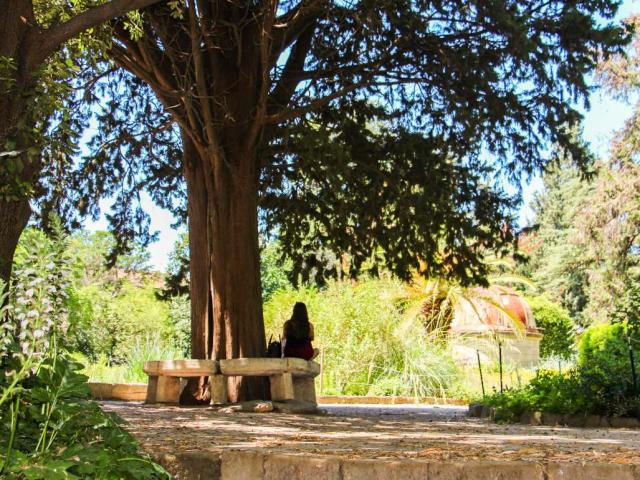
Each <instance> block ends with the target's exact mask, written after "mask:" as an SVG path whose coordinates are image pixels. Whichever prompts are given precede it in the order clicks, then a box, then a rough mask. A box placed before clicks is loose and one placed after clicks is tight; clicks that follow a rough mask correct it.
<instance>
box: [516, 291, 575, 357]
mask: <svg viewBox="0 0 640 480" xmlns="http://www.w3.org/2000/svg"><path fill="white" fill-rule="evenodd" d="M527 303H528V304H529V306H530V307H531V310H532V311H533V317H534V318H535V320H536V325H537V326H538V328H540V329H542V332H543V337H542V341H541V342H540V357H541V358H547V357H559V358H562V359H564V360H568V359H569V358H571V357H572V356H573V353H574V342H575V333H574V326H573V322H572V321H571V317H569V313H568V312H567V311H566V310H565V309H564V308H562V306H561V305H559V304H557V303H555V302H552V301H551V300H549V299H548V298H547V297H546V296H544V295H540V296H538V297H532V298H528V299H527Z"/></svg>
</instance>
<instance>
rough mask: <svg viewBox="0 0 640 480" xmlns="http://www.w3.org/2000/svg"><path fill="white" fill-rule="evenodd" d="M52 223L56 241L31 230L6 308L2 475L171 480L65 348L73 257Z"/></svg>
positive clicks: (0, 354)
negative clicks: (100, 399)
mask: <svg viewBox="0 0 640 480" xmlns="http://www.w3.org/2000/svg"><path fill="white" fill-rule="evenodd" d="M52 225H53V226H54V231H55V232H56V234H55V235H54V236H53V237H51V238H47V237H45V236H44V235H42V233H41V232H37V231H30V232H27V235H26V236H25V238H24V239H23V242H22V244H21V247H20V251H19V255H18V260H19V264H18V268H16V269H15V270H14V275H15V278H14V281H13V284H12V290H11V292H10V293H11V295H10V297H9V298H10V301H9V303H8V304H7V305H5V306H4V307H2V309H1V311H0V315H2V318H3V323H2V328H1V330H0V367H1V368H0V476H2V477H4V476H6V477H7V478H15V479H16V480H22V479H24V480H27V479H31V480H39V479H41V480H48V479H74V478H105V479H111V478H113V479H116V478H122V479H132V480H134V479H154V478H155V479H161V478H165V479H168V478H170V477H169V475H168V474H167V472H165V471H164V470H163V469H162V468H161V467H159V466H157V465H155V464H153V463H152V462H151V461H150V460H149V459H147V458H145V457H142V456H140V455H139V453H138V448H137V445H136V443H135V441H134V440H133V438H132V437H131V436H130V435H129V434H127V433H126V432H124V431H123V430H122V429H121V428H120V426H119V422H118V420H117V418H116V417H115V416H112V415H107V414H105V413H103V412H102V410H101V409H100V407H99V406H98V405H97V404H96V403H94V402H90V401H88V400H87V396H88V392H89V390H88V388H87V386H86V381H87V377H86V376H84V375H81V374H80V373H79V370H80V369H81V368H82V365H81V364H79V363H77V362H75V361H73V360H72V358H71V356H69V355H68V354H67V353H66V352H65V348H64V346H65V345H70V344H72V342H71V341H70V337H72V330H71V329H68V321H67V307H68V298H69V291H70V289H71V288H72V286H71V281H70V280H71V263H72V262H71V261H70V257H69V255H67V250H66V247H67V239H66V237H64V235H62V233H61V230H60V227H59V222H57V221H56V220H53V222H52ZM3 290H4V288H3V286H2V287H0V292H2V291H3ZM2 299H4V297H3V298H2Z"/></svg>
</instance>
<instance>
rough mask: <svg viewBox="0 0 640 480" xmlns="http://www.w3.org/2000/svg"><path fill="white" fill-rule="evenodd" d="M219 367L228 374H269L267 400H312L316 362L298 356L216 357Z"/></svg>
mask: <svg viewBox="0 0 640 480" xmlns="http://www.w3.org/2000/svg"><path fill="white" fill-rule="evenodd" d="M220 371H221V372H222V374H223V375H229V376H250V377H251V376H253V377H265V376H268V377H269V384H270V387H271V400H274V401H283V400H296V401H300V402H311V403H316V387H315V382H314V377H316V376H317V375H318V374H319V373H320V365H318V364H317V363H316V362H313V361H311V360H309V361H307V360H303V359H302V358H234V359H230V360H220Z"/></svg>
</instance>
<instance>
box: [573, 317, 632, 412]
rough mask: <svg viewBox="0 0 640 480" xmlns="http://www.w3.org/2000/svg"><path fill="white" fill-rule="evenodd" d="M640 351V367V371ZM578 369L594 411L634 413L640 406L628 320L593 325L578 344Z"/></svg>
mask: <svg viewBox="0 0 640 480" xmlns="http://www.w3.org/2000/svg"><path fill="white" fill-rule="evenodd" d="M638 357H639V355H638V352H635V358H636V371H639V372H640V363H639V362H638ZM577 369H578V373H579V375H580V379H581V382H582V385H583V389H584V395H585V397H586V399H587V400H588V404H589V410H590V411H591V412H592V413H601V414H607V415H624V414H630V413H632V412H633V411H634V410H635V409H636V408H637V394H636V392H634V391H633V381H632V377H631V363H630V359H629V347H628V342H627V327H626V324H624V323H615V324H601V325H595V326H593V327H590V328H589V329H588V330H587V331H586V332H585V333H584V334H583V336H582V338H581V339H580V343H579V345H578V363H577Z"/></svg>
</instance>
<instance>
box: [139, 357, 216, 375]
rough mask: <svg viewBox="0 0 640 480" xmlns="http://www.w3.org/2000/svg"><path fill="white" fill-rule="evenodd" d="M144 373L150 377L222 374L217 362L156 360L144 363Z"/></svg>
mask: <svg viewBox="0 0 640 480" xmlns="http://www.w3.org/2000/svg"><path fill="white" fill-rule="evenodd" d="M144 372H145V373H146V374H147V375H150V376H166V377H206V376H209V375H215V374H217V373H220V369H219V367H218V362H217V361H216V360H154V361H151V362H144Z"/></svg>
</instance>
